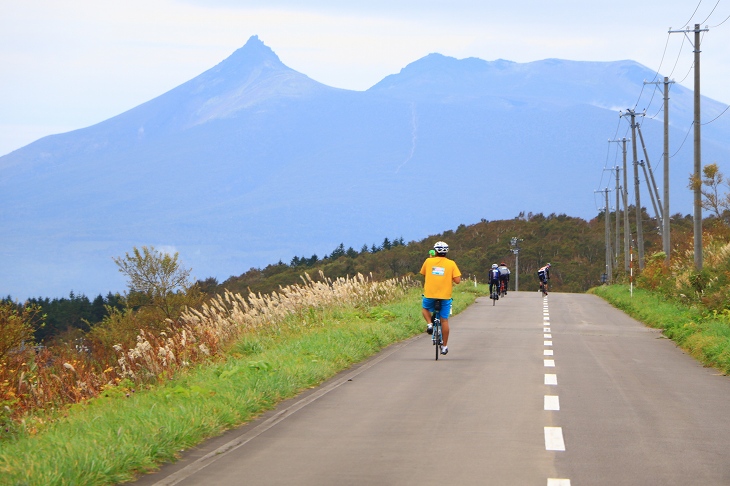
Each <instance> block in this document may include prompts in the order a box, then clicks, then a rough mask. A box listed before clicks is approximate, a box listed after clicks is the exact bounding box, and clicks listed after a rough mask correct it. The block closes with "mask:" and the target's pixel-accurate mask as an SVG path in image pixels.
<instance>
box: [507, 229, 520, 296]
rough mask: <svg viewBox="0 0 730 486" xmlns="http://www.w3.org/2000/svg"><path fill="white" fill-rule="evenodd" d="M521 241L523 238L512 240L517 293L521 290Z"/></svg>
mask: <svg viewBox="0 0 730 486" xmlns="http://www.w3.org/2000/svg"><path fill="white" fill-rule="evenodd" d="M520 241H522V238H517V237H513V238H512V239H511V240H510V246H511V247H512V253H514V254H515V292H517V291H518V290H520Z"/></svg>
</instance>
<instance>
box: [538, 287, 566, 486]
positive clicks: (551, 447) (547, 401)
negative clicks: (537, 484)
mask: <svg viewBox="0 0 730 486" xmlns="http://www.w3.org/2000/svg"><path fill="white" fill-rule="evenodd" d="M543 307H544V310H543V318H542V319H543V339H546V341H543V346H545V347H546V348H547V347H550V348H552V346H553V341H552V338H553V335H552V331H551V328H550V327H547V326H550V315H549V312H548V304H547V298H546V297H545V298H543ZM548 340H549V341H548ZM543 356H546V357H547V356H554V352H553V349H543ZM543 362H544V364H545V367H546V368H554V367H555V360H554V359H545V358H543ZM557 384H558V375H556V374H553V373H545V385H551V386H557ZM543 408H544V409H545V410H546V411H551V412H557V411H560V398H559V397H558V395H545V396H544V406H543ZM545 450H547V451H565V440H564V439H563V428H562V427H545ZM547 486H570V479H560V478H548V480H547Z"/></svg>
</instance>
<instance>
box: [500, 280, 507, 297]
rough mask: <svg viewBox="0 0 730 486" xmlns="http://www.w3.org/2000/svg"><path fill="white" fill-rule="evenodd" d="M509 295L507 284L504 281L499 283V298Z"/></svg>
mask: <svg viewBox="0 0 730 486" xmlns="http://www.w3.org/2000/svg"><path fill="white" fill-rule="evenodd" d="M505 295H507V283H506V282H505V281H504V280H500V281H499V296H500V297H504V296H505Z"/></svg>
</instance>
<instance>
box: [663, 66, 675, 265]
mask: <svg viewBox="0 0 730 486" xmlns="http://www.w3.org/2000/svg"><path fill="white" fill-rule="evenodd" d="M669 83H670V81H669V78H668V77H666V76H664V231H663V232H662V247H663V249H664V254H665V255H666V259H665V260H666V262H667V263H669V257H670V253H671V251H672V247H671V245H670V241H669V240H670V239H669ZM671 83H674V81H671Z"/></svg>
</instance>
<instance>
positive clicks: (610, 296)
mask: <svg viewBox="0 0 730 486" xmlns="http://www.w3.org/2000/svg"><path fill="white" fill-rule="evenodd" d="M590 292H591V293H593V294H596V295H598V296H599V297H601V298H603V299H605V300H606V301H608V302H609V303H610V304H611V305H613V306H614V307H616V308H618V309H621V310H622V311H624V312H626V313H627V314H628V315H630V316H631V317H633V318H635V319H637V320H639V321H641V322H643V323H645V324H647V325H649V326H651V327H655V328H659V329H662V330H663V331H664V335H665V336H666V337H668V338H669V339H672V340H673V341H674V342H675V343H677V345H678V346H679V347H681V348H682V349H684V350H685V351H687V352H688V353H689V354H690V355H691V356H693V357H694V358H696V359H697V360H699V361H700V362H701V363H702V364H703V365H705V366H710V367H713V368H716V369H718V370H719V371H721V372H722V373H724V374H729V373H730V318H729V317H730V314H718V313H712V314H710V315H707V314H706V312H704V311H703V310H702V309H700V308H697V307H688V306H686V305H683V304H679V303H676V302H672V301H670V300H667V299H666V298H665V297H663V296H662V295H659V294H656V293H653V292H650V291H647V290H642V289H636V288H635V289H634V292H633V297H632V296H631V292H630V289H629V287H628V286H627V285H608V286H602V287H596V288H594V289H591V291H590Z"/></svg>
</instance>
